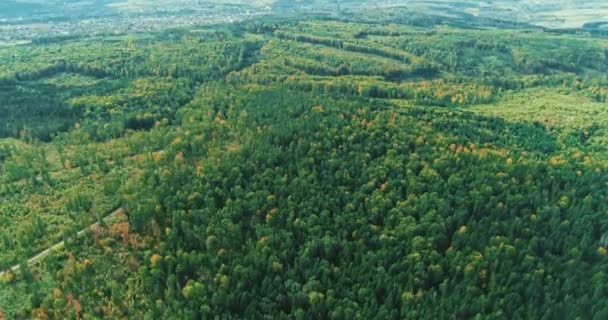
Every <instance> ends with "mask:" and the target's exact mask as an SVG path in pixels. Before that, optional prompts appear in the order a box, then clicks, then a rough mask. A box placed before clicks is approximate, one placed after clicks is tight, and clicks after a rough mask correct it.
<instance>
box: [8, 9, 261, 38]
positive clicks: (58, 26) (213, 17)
mask: <svg viewBox="0 0 608 320" xmlns="http://www.w3.org/2000/svg"><path fill="white" fill-rule="evenodd" d="M268 13H270V8H267V9H258V10H257V11H253V10H244V11H243V12H240V13H234V12H232V13H208V12H194V13H192V12H190V13H158V14H154V15H139V16H121V15H115V16H107V17H99V18H85V19H81V20H72V21H53V20H51V21H48V22H19V21H17V22H15V21H14V20H13V21H11V22H8V21H6V20H4V21H2V20H0V46H3V45H4V46H6V45H15V44H23V43H29V42H32V41H41V40H44V39H53V38H71V37H81V36H99V35H119V34H125V33H144V32H153V31H159V30H164V29H169V28H180V27H193V26H203V25H211V24H221V23H232V22H238V21H242V20H245V19H248V18H253V17H256V16H262V15H266V14H268Z"/></svg>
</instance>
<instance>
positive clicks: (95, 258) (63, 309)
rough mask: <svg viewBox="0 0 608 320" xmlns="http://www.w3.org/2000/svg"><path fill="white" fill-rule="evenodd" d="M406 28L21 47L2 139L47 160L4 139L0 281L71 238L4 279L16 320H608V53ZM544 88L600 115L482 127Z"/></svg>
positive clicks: (508, 120)
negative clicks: (490, 111)
mask: <svg viewBox="0 0 608 320" xmlns="http://www.w3.org/2000/svg"><path fill="white" fill-rule="evenodd" d="M286 10H287V9H286ZM397 13H398V12H397ZM397 13H394V14H388V15H387V16H386V18H385V19H381V20H382V21H383V22H391V23H396V24H391V25H389V24H386V25H382V24H375V25H372V24H369V19H372V17H373V16H374V15H375V14H378V13H377V12H375V13H369V14H367V15H361V16H360V17H356V16H349V15H348V14H346V15H345V16H343V20H344V21H350V22H344V21H342V22H340V21H336V20H332V19H320V20H310V21H289V20H284V19H283V20H282V19H278V18H269V19H268V20H264V21H253V22H246V23H243V24H241V25H237V26H231V27H217V30H215V29H212V28H211V29H204V30H202V31H201V30H198V31H189V30H183V29H179V30H171V31H168V32H165V33H161V34H158V35H150V36H147V37H142V38H131V37H127V38H119V39H114V40H112V39H106V40H105V41H99V42H93V41H89V40H82V41H73V42H72V41H67V42H66V43H65V46H61V47H59V46H56V44H46V45H44V46H33V47H32V48H34V49H35V50H34V49H32V51H31V52H30V51H26V50H23V51H22V53H23V55H22V56H20V57H19V59H18V61H17V60H14V61H13V62H12V63H10V64H7V65H9V66H10V67H7V70H6V71H5V72H3V73H2V74H1V76H2V78H3V79H4V80H3V81H2V88H4V89H5V90H3V91H2V92H1V93H0V95H2V97H3V99H6V101H8V103H7V104H6V106H7V107H5V108H6V112H7V114H9V115H10V116H9V118H8V119H9V121H7V123H8V124H10V125H9V126H7V129H6V133H5V135H6V136H20V135H19V131H20V130H22V129H23V128H26V133H27V134H21V136H27V135H30V136H32V137H34V138H38V139H39V140H50V142H49V143H40V142H36V141H32V140H35V139H25V138H27V137H24V139H22V140H21V141H18V140H8V142H10V143H8V142H7V143H6V144H0V165H1V168H2V170H1V171H0V173H1V177H2V181H3V182H5V184H4V185H3V186H2V189H0V200H3V202H2V204H1V207H0V208H1V209H2V210H3V211H2V213H1V214H0V231H2V237H0V258H1V259H2V260H1V261H0V266H2V267H3V268H4V267H6V268H8V267H10V266H11V264H16V263H19V262H20V261H25V260H26V258H27V257H30V256H32V255H34V254H36V253H37V252H39V251H41V249H43V248H44V247H47V246H49V245H52V243H54V242H55V241H60V240H65V242H63V243H62V250H61V252H59V253H55V254H51V255H49V256H48V257H46V258H45V260H44V261H43V262H42V263H40V265H35V266H28V265H27V263H22V266H21V269H20V271H19V272H17V278H15V276H14V275H13V274H12V273H7V274H6V276H3V279H0V280H1V281H2V282H0V290H2V291H0V292H2V293H0V295H1V296H0V298H5V297H10V301H9V299H1V300H0V308H6V310H7V315H8V316H9V317H10V318H16V319H19V318H36V317H38V318H45V317H47V318H61V319H86V318H108V319H212V318H222V319H241V318H252V319H266V318H267V319H270V318H272V319H275V318H276V319H376V318H378V319H404V318H407V319H410V318H411V319H471V318H472V319H476V318H477V319H482V318H483V319H560V318H563V319H574V318H577V317H578V318H581V319H603V318H604V317H605V315H606V313H607V310H608V304H606V302H605V301H607V295H608V287H607V285H606V283H607V282H606V280H608V279H607V278H606V277H607V275H606V270H607V268H608V260H607V259H608V219H607V218H606V212H608V202H607V200H608V189H607V188H606V181H608V167H607V166H606V159H608V158H607V156H608V155H607V154H606V153H605V152H604V151H603V150H605V148H602V146H601V143H602V141H605V140H603V139H604V138H605V137H604V136H603V135H604V130H603V125H602V124H603V123H604V122H601V121H603V120H602V119H603V118H602V117H605V115H604V113H602V110H601V109H599V106H602V104H601V102H602V101H603V99H605V97H606V83H607V82H606V78H605V75H603V74H602V72H603V71H605V70H606V63H605V61H603V60H602V59H601V55H599V54H598V53H601V52H602V51H601V50H605V49H603V48H602V47H601V45H600V44H597V43H595V40H597V39H593V38H586V37H583V36H580V37H579V36H572V35H570V36H564V37H563V38H561V37H554V36H553V35H545V34H542V33H538V32H533V31H531V32H522V31H521V30H484V29H475V28H473V29H456V28H447V27H443V28H444V29H443V30H442V29H440V28H437V29H421V28H413V27H412V25H417V26H427V25H435V24H436V23H439V22H441V21H435V20H434V19H431V18H429V17H420V16H416V15H412V16H409V17H407V18H405V17H399V16H398V15H397ZM401 13H402V12H401ZM377 19H380V18H377ZM442 21H443V20H442ZM484 23H485V22H483V23H482V22H476V23H472V25H473V26H474V27H478V26H480V25H484ZM469 27H470V26H469ZM89 47H91V48H89ZM64 50H65V51H67V52H68V53H66V52H65V51H64ZM96 50H97V51H98V52H96ZM7 55H8V54H6V53H3V55H0V58H2V59H3V61H4V59H8V60H10V59H16V58H12V57H8V56H7ZM81 55H82V56H81ZM60 56H61V57H62V58H61V59H59V57H60ZM43 57H44V59H43ZM43 60H44V61H43ZM583 60H585V61H583ZM102 77H103V78H102ZM530 88H536V89H538V91H534V92H535V93H536V94H537V95H536V96H534V95H530V96H526V94H528V93H529V90H531V89H530ZM59 89H62V90H59ZM540 89H543V90H545V91H542V90H540ZM539 92H540V93H539ZM551 92H554V93H559V94H560V95H561V96H560V97H569V98H571V99H579V100H581V101H583V100H584V99H587V100H588V101H587V100H584V101H585V102H586V103H587V104H588V106H587V105H586V106H585V108H587V109H588V110H587V109H583V108H582V107H581V109H578V110H585V111H589V110H591V111H589V112H592V113H590V114H591V115H593V117H592V119H588V117H583V116H582V115H581V116H580V120H581V121H580V122H581V123H580V124H579V123H574V124H572V123H571V122H569V121H567V120H568V119H571V118H572V117H576V116H578V115H576V114H575V115H574V116H572V115H571V114H570V113H572V110H577V109H565V110H561V109H558V108H557V107H556V106H554V105H550V106H545V105H544V103H543V101H536V102H535V103H538V105H540V107H542V108H554V109H550V111H552V112H554V113H555V114H554V115H553V116H554V117H551V118H550V119H551V120H552V121H545V122H539V121H535V120H534V119H527V118H526V117H527V115H526V114H524V115H518V116H520V117H514V116H511V117H505V118H501V117H497V116H492V117H490V116H484V115H482V114H484V113H481V112H479V110H480V109H479V108H492V107H496V108H498V107H499V106H505V105H508V104H505V99H507V98H509V97H512V95H514V94H515V93H517V94H521V95H523V96H524V97H525V98H527V97H536V98H535V99H536V100H542V98H543V97H545V98H546V96H541V98H538V97H539V96H538V95H539V94H541V95H542V94H549V93H551ZM47 97H48V99H47V100H46V101H48V103H47V104H37V103H36V102H39V101H43V100H45V98H47ZM596 101H597V102H596ZM507 102H508V101H507ZM524 102H526V101H524ZM468 106H472V107H471V108H469V109H467V107H468ZM515 107H518V106H515ZM515 107H513V108H515ZM540 107H539V108H540ZM475 108H478V109H475ZM48 110H51V111H52V112H51V113H49V114H48V115H46V116H45V115H43V112H46V111H48ZM539 111H543V112H545V111H546V109H542V110H539ZM560 112H564V114H563V115H562V114H561V113H560ZM569 112H570V113H569ZM540 113H542V112H540ZM497 114H500V113H497ZM28 116H30V117H28ZM533 116H536V114H533ZM45 117H46V118H45ZM564 119H566V120H564ZM43 120H48V121H43ZM583 120H584V122H583ZM36 124H38V125H39V126H36ZM27 128H32V129H31V130H30V131H27ZM56 203H57V204H56ZM49 206H52V207H51V208H50V209H49V208H47V207H49ZM118 207H120V208H122V209H121V210H118V211H116V212H115V214H114V215H113V218H112V219H109V220H108V221H106V220H104V219H102V218H103V217H104V216H106V215H107V214H108V213H110V212H112V211H113V209H116V208H118ZM123 209H124V210H123ZM96 223H97V224H96ZM91 225H92V226H93V228H90V229H84V230H85V231H83V232H79V231H81V230H83V228H86V226H91ZM5 301H8V302H5Z"/></svg>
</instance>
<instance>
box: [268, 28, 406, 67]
mask: <svg viewBox="0 0 608 320" xmlns="http://www.w3.org/2000/svg"><path fill="white" fill-rule="evenodd" d="M274 35H275V36H276V37H279V38H281V39H288V40H294V41H300V42H307V43H314V44H322V45H326V46H331V47H334V48H338V49H343V50H347V51H352V52H359V53H367V54H372V55H377V56H381V57H385V58H390V59H395V60H398V61H400V62H401V63H404V64H408V63H411V62H412V58H411V55H410V54H408V53H404V52H399V51H398V50H396V49H392V48H390V49H389V48H383V47H379V46H375V47H368V46H364V45H359V44H355V43H351V42H347V41H344V40H340V39H333V38H323V37H317V36H310V35H302V34H292V33H289V32H286V31H281V30H277V31H275V32H274Z"/></svg>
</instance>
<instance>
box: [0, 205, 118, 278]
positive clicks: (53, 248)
mask: <svg viewBox="0 0 608 320" xmlns="http://www.w3.org/2000/svg"><path fill="white" fill-rule="evenodd" d="M124 212H125V209H123V208H118V209H116V210H114V211H112V213H110V214H108V215H107V216H105V217H104V218H103V220H104V221H108V220H110V219H112V218H114V217H116V216H117V215H118V214H120V213H124ZM97 227H99V222H95V223H93V224H92V225H90V226H88V227H86V228H84V229H82V230H80V231H78V233H77V234H76V237H77V238H80V237H82V236H83V235H84V234H85V232H87V231H88V230H91V229H94V228H97ZM64 247H65V241H61V242H58V243H56V244H54V245H52V246H51V247H49V248H47V249H45V250H44V251H42V252H40V253H39V254H37V255H35V256H33V257H31V258H29V259H28V260H27V265H28V266H32V265H34V264H36V263H38V262H40V261H42V260H44V258H46V257H47V256H48V255H50V254H51V253H53V252H55V251H58V250H61V249H63V248H64ZM19 268H20V266H19V265H14V266H12V267H11V268H10V269H8V270H6V271H1V272H0V278H2V277H3V276H4V274H6V273H7V272H9V271H11V272H17V271H19Z"/></svg>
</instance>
